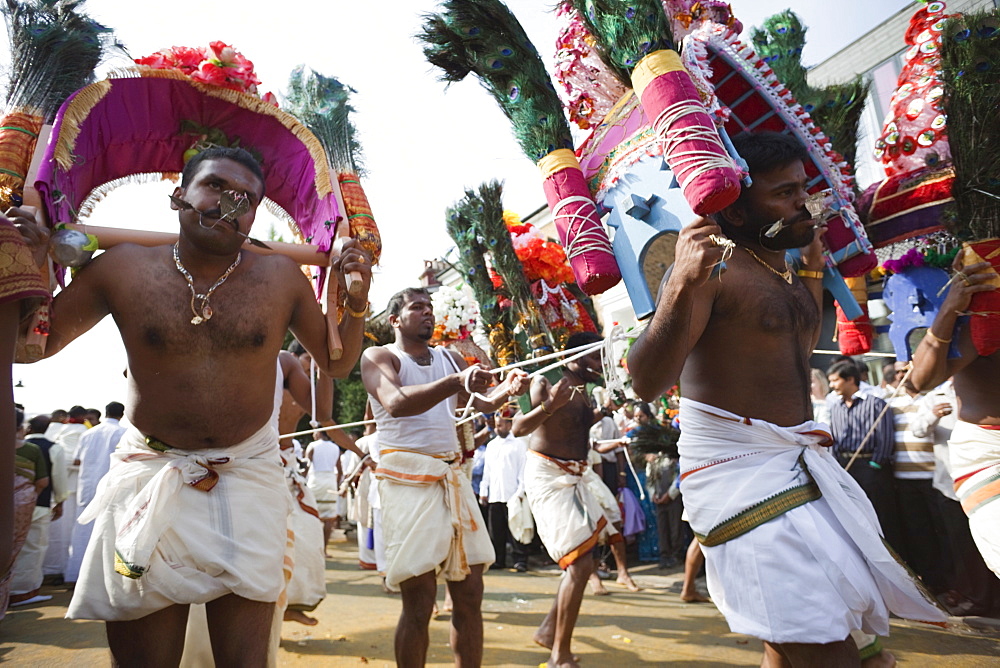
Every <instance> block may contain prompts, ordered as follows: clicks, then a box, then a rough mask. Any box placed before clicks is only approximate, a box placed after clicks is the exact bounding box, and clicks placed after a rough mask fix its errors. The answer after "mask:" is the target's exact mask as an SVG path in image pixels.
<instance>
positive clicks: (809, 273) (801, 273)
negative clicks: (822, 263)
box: [795, 269, 823, 279]
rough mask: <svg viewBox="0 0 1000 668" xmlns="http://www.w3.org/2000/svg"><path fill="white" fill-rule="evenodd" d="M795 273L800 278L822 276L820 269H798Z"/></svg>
mask: <svg viewBox="0 0 1000 668" xmlns="http://www.w3.org/2000/svg"><path fill="white" fill-rule="evenodd" d="M795 275H796V276H799V277H801V278H819V279H822V278H823V272H822V271H809V270H808V269H799V270H798V271H797V272H795Z"/></svg>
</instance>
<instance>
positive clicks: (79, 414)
mask: <svg viewBox="0 0 1000 668" xmlns="http://www.w3.org/2000/svg"><path fill="white" fill-rule="evenodd" d="M69 416H70V417H71V418H75V419H79V418H85V417H87V409H86V408H84V407H83V406H73V408H71V409H69Z"/></svg>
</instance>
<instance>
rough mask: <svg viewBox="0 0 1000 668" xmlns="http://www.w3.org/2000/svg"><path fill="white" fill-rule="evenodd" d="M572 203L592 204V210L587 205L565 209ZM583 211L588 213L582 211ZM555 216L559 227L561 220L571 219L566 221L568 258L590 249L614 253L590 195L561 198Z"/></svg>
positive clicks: (555, 209) (555, 208)
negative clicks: (567, 210)
mask: <svg viewBox="0 0 1000 668" xmlns="http://www.w3.org/2000/svg"><path fill="white" fill-rule="evenodd" d="M570 204H581V205H590V210H589V211H588V210H587V208H586V206H581V207H580V208H579V209H577V210H575V211H570V212H565V211H563V209H565V208H566V207H567V206H569V205H570ZM582 211H586V212H587V213H581V212H582ZM553 218H554V219H555V222H556V225H557V226H558V227H561V225H559V222H560V220H562V221H566V220H567V219H568V221H569V222H567V223H566V235H565V236H566V257H567V259H570V260H572V259H573V258H575V257H576V256H577V255H583V254H584V253H587V252H590V251H596V252H598V253H607V254H608V255H614V251H613V250H612V248H611V240H610V239H608V234H607V232H605V231H604V227H603V226H601V224H600V223H599V222H597V221H599V220H600V219H599V217H598V215H597V205H596V204H594V201H593V200H592V199H590V198H589V197H583V196H582V195H571V196H569V197H566V198H563V199H561V200H559V202H558V203H557V204H556V205H555V207H554V209H553ZM574 226H575V228H576V229H574Z"/></svg>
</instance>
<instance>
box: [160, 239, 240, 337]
mask: <svg viewBox="0 0 1000 668" xmlns="http://www.w3.org/2000/svg"><path fill="white" fill-rule="evenodd" d="M177 246H178V244H174V266H175V267H177V271H179V272H181V276H183V277H184V280H186V281H187V284H188V287H189V288H190V289H191V313H193V314H194V317H193V318H191V324H192V325H200V324H201V323H203V322H205V321H206V320H211V319H212V316H213V315H215V311H213V310H212V305H211V304H209V303H208V300H209V299H211V297H212V293H213V292H215V290H216V288H218V287H219V286H220V285H222V284H223V283H225V282H226V279H227V278H229V274H231V273H233V270H235V269H236V267H238V266H240V260H241V259H242V257H243V253H242V252H241V253H239V254H237V256H236V261H235V262H233V263H232V264H231V265H229V269H226V271H225V272H223V274H222V276H219V280H217V281H216V282H215V283H213V284H212V287H210V288H209V289H208V292H206V293H205V294H201V293H199V292H197V291H196V290H195V289H194V278H192V277H191V274H190V273H189V272H188V270H187V269H185V268H184V265H183V264H181V256H180V255H179V254H178V252H177Z"/></svg>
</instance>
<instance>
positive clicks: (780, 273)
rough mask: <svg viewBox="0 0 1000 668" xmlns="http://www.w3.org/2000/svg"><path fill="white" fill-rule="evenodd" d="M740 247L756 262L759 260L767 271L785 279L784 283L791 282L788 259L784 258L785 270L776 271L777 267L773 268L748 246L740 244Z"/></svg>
mask: <svg viewBox="0 0 1000 668" xmlns="http://www.w3.org/2000/svg"><path fill="white" fill-rule="evenodd" d="M740 248H742V249H743V250H745V251H746V252H748V253H750V257H752V258H753V259H755V260H757V262H759V263H761V264H762V265H764V266H765V267H767V270H768V271H769V272H771V273H772V274H774V275H775V276H780V277H781V279H782V280H784V281H785V283H788V284H789V285H791V284H792V270H791V269H789V268H788V260H785V270H784V271H778V270H777V269H775V268H774V267H772V266H771V265H769V264H768V263H767V262H764V261H763V260H761V259H760V258H759V257H757V254H756V253H754V252H753V251H752V250H750V249H749V248H747V247H746V246H740Z"/></svg>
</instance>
